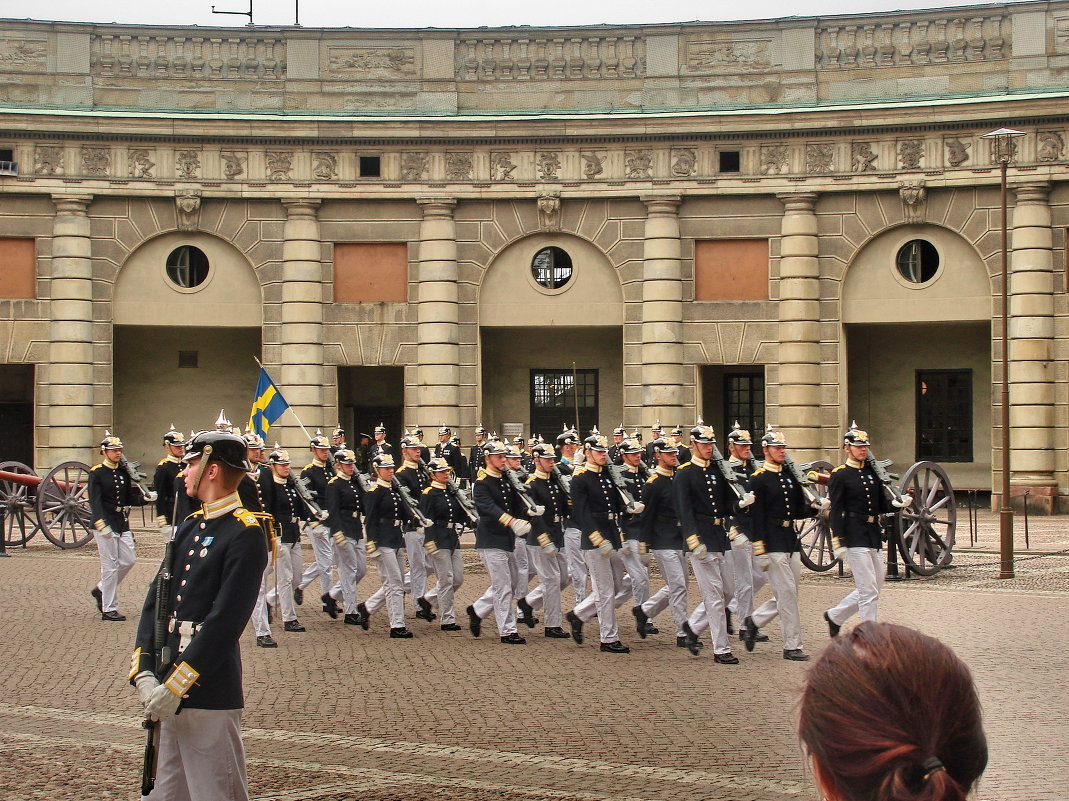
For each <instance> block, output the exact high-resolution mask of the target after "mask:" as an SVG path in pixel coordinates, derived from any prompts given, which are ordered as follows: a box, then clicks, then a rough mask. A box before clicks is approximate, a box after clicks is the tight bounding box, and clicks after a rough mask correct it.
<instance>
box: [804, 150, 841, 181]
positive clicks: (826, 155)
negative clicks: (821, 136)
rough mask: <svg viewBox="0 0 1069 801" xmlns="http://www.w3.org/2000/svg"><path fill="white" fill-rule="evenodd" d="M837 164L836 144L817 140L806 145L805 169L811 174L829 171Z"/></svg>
mask: <svg viewBox="0 0 1069 801" xmlns="http://www.w3.org/2000/svg"><path fill="white" fill-rule="evenodd" d="M834 166H835V145H833V144H831V143H830V142H817V143H814V144H809V145H806V149H805V170H806V172H808V173H809V174H811V175H821V174H824V173H829V172H831V171H832V168H833V167H834Z"/></svg>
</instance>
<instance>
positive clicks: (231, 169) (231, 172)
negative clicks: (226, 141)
mask: <svg viewBox="0 0 1069 801" xmlns="http://www.w3.org/2000/svg"><path fill="white" fill-rule="evenodd" d="M219 156H220V157H221V158H222V159H223V176H224V177H226V178H227V179H228V180H231V181H232V180H234V179H235V178H237V177H238V176H239V175H244V173H245V162H246V161H248V159H249V156H248V154H247V153H244V152H238V151H236V150H224V151H222V152H221V153H220V154H219Z"/></svg>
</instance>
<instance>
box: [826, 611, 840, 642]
mask: <svg viewBox="0 0 1069 801" xmlns="http://www.w3.org/2000/svg"><path fill="white" fill-rule="evenodd" d="M824 620H825V621H827V624H828V636H829V637H833V638H834V637H838V636H839V632H840V631H842V628H843V627H842V626H840V625H839V624H838V623H836V622H835V621H834V620H832V619H831V617H830V616H829V615H828V613H827V612H825V613H824Z"/></svg>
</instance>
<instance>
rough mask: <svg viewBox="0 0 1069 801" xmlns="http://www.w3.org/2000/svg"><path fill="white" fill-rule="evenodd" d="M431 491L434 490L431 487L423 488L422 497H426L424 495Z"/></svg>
mask: <svg viewBox="0 0 1069 801" xmlns="http://www.w3.org/2000/svg"><path fill="white" fill-rule="evenodd" d="M432 489H434V488H433V487H424V488H423V494H424V495H426V494H427V493H428V492H430V491H431V490H432Z"/></svg>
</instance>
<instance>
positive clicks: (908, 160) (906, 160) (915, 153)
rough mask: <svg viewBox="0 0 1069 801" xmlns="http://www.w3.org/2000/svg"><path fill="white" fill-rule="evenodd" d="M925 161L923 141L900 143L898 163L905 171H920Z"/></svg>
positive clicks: (914, 140) (909, 140) (915, 140)
mask: <svg viewBox="0 0 1069 801" xmlns="http://www.w3.org/2000/svg"><path fill="white" fill-rule="evenodd" d="M923 159H924V140H923V139H904V140H903V141H901V142H899V143H898V161H899V163H900V164H901V165H902V169H904V170H919V169H920V168H921V161H922V160H923Z"/></svg>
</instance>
